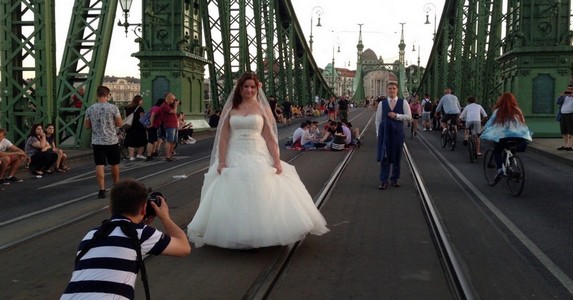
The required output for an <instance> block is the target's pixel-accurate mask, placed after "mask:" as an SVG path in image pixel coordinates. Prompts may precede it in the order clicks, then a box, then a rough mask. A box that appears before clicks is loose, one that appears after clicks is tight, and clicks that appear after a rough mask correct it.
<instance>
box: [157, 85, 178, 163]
mask: <svg viewBox="0 0 573 300" xmlns="http://www.w3.org/2000/svg"><path fill="white" fill-rule="evenodd" d="M178 106H179V100H177V98H175V95H174V94H173V93H167V95H165V102H163V104H162V105H161V115H162V117H161V120H162V121H163V128H164V129H165V159H166V160H167V161H173V160H175V158H174V157H173V149H175V143H177V128H179V121H177V108H178Z"/></svg>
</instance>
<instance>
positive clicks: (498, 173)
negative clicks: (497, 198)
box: [493, 169, 504, 184]
mask: <svg viewBox="0 0 573 300" xmlns="http://www.w3.org/2000/svg"><path fill="white" fill-rule="evenodd" d="M503 176H504V174H503V170H502V169H499V170H498V171H497V175H495V178H494V179H493V184H497V183H498V182H499V181H500V180H501V178H503Z"/></svg>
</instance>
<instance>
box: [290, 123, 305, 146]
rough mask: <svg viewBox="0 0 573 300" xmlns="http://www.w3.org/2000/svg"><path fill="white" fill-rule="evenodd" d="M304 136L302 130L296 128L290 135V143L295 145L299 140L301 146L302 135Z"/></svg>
mask: <svg viewBox="0 0 573 300" xmlns="http://www.w3.org/2000/svg"><path fill="white" fill-rule="evenodd" d="M303 134H304V129H302V128H301V127H299V128H297V129H296V130H295V131H294V133H293V134H292V142H293V144H294V143H296V141H297V140H301V145H302V135H303Z"/></svg>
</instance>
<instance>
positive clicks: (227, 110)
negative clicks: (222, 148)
mask: <svg viewBox="0 0 573 300" xmlns="http://www.w3.org/2000/svg"><path fill="white" fill-rule="evenodd" d="M237 84H238V83H237ZM237 84H235V86H234V87H233V89H232V90H231V93H230V94H229V96H228V97H227V101H226V102H225V105H224V106H223V109H222V110H221V117H220V119H219V124H218V125H217V132H216V133H215V140H214V142H213V150H212V151H211V161H210V163H209V169H211V168H213V167H214V168H217V164H218V163H219V142H220V140H221V135H222V134H224V135H225V136H226V138H229V137H230V128H229V127H228V126H226V124H228V122H229V118H230V117H231V110H232V109H233V95H234V94H235V89H237V88H239V87H237ZM257 101H258V104H259V110H260V112H261V116H262V117H263V119H264V128H263V130H265V129H266V130H268V132H270V133H271V134H272V135H273V139H274V141H275V143H276V147H277V149H279V147H278V143H279V141H278V130H277V122H276V120H275V117H274V115H273V113H272V111H271V106H270V104H269V101H268V100H267V97H266V96H265V93H264V92H263V89H262V88H261V87H259V89H258V92H257ZM226 131H229V132H226Z"/></svg>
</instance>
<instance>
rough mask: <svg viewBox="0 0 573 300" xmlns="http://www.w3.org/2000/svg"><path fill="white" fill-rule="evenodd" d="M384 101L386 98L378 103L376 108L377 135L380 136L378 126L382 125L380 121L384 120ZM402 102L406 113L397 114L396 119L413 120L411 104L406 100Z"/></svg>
mask: <svg viewBox="0 0 573 300" xmlns="http://www.w3.org/2000/svg"><path fill="white" fill-rule="evenodd" d="M394 100H395V101H397V100H398V98H394ZM383 101H384V100H382V101H380V102H379V103H378V109H377V110H376V136H378V127H380V123H381V122H382V106H383V105H382V102H383ZM388 101H390V99H388ZM396 103H398V102H396ZM402 103H403V110H404V114H396V121H412V112H411V111H410V104H409V103H408V101H406V100H404V101H402ZM388 104H390V102H388Z"/></svg>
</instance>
